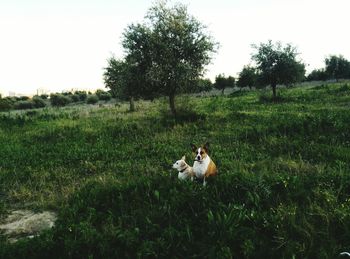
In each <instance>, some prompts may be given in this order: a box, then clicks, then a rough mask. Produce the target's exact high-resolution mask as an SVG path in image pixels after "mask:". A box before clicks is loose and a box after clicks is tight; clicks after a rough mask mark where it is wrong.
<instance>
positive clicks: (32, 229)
mask: <svg viewBox="0 0 350 259" xmlns="http://www.w3.org/2000/svg"><path fill="white" fill-rule="evenodd" d="M56 219H57V216H56V213H54V212H51V211H44V212H40V213H35V212H33V211H30V210H14V211H12V212H11V213H10V214H9V215H8V217H7V218H5V219H4V221H3V222H1V223H0V231H1V233H3V234H4V235H6V236H7V237H8V240H9V241H10V242H16V241H17V240H18V239H20V238H24V237H27V238H33V237H34V236H36V235H39V234H40V232H42V231H43V230H46V229H50V228H52V227H53V226H54V224H55V221H56Z"/></svg>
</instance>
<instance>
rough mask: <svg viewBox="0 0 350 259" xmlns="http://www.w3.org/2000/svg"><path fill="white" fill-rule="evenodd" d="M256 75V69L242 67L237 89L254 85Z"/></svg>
mask: <svg viewBox="0 0 350 259" xmlns="http://www.w3.org/2000/svg"><path fill="white" fill-rule="evenodd" d="M257 78H258V75H257V74H256V69H255V68H254V67H251V66H244V67H243V69H242V71H241V72H240V73H239V77H238V81H237V86H238V87H241V88H242V87H247V86H248V87H249V88H250V89H251V88H252V86H255V85H256V82H257Z"/></svg>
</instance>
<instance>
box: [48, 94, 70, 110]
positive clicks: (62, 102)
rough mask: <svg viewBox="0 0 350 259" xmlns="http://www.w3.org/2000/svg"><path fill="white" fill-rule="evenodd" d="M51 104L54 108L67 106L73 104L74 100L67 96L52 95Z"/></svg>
mask: <svg viewBox="0 0 350 259" xmlns="http://www.w3.org/2000/svg"><path fill="white" fill-rule="evenodd" d="M50 102H51V105H52V106H56V107H60V106H66V105H67V104H69V103H71V102H72V99H71V98H70V97H69V96H67V94H66V95H63V94H51V95H50Z"/></svg>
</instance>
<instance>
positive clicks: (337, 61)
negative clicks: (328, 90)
mask: <svg viewBox="0 0 350 259" xmlns="http://www.w3.org/2000/svg"><path fill="white" fill-rule="evenodd" d="M325 64H326V73H327V75H328V77H329V78H332V79H336V80H337V81H338V79H340V78H350V62H349V61H348V60H346V59H345V58H344V57H343V56H342V55H339V56H335V55H331V56H329V57H327V58H326V59H325Z"/></svg>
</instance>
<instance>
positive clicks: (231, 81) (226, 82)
mask: <svg viewBox="0 0 350 259" xmlns="http://www.w3.org/2000/svg"><path fill="white" fill-rule="evenodd" d="M234 86H235V78H234V77H232V76H229V77H227V78H226V77H225V75H224V74H219V75H217V76H216V77H215V83H214V87H215V88H216V89H219V90H221V91H222V94H224V91H225V88H227V87H234Z"/></svg>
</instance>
